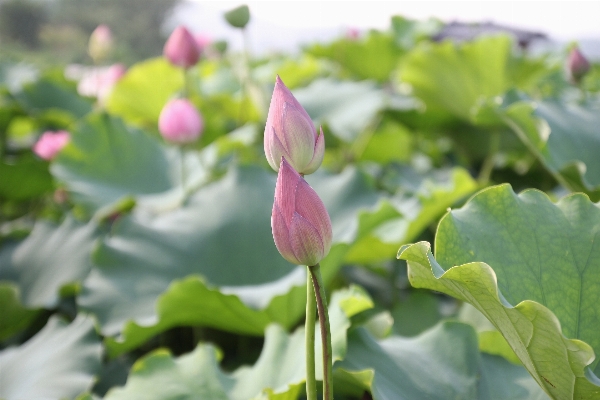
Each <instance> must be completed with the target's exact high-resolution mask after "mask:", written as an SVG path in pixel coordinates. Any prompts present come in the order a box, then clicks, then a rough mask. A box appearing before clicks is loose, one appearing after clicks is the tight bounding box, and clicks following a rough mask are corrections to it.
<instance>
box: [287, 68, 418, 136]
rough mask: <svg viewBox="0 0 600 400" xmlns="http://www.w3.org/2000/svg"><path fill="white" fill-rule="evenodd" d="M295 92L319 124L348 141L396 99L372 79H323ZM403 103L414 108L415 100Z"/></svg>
mask: <svg viewBox="0 0 600 400" xmlns="http://www.w3.org/2000/svg"><path fill="white" fill-rule="evenodd" d="M294 96H296V99H298V101H299V102H300V104H302V106H303V107H304V108H305V109H306V112H308V114H309V115H310V117H311V118H312V119H313V121H315V123H316V124H317V125H319V124H327V125H328V126H329V128H331V131H332V133H333V134H334V135H335V136H337V137H338V138H340V139H341V140H343V141H345V142H352V141H354V140H355V139H356V138H357V136H358V134H359V133H360V132H361V131H363V130H364V129H365V128H366V127H367V126H368V125H369V124H370V123H371V122H372V120H373V118H374V117H375V116H376V115H377V113H379V112H380V111H381V110H383V109H384V108H386V107H388V106H390V105H391V102H392V99H391V98H390V96H389V95H388V94H386V93H385V92H384V91H383V90H382V89H379V88H377V86H376V85H375V84H374V83H373V82H370V81H363V82H350V81H344V82H339V81H334V80H331V79H319V80H315V81H313V82H312V83H311V84H310V85H309V86H307V87H305V88H302V89H296V90H294ZM402 107H406V108H409V109H410V108H413V107H415V104H414V103H413V102H412V100H409V99H406V101H405V102H403V104H402Z"/></svg>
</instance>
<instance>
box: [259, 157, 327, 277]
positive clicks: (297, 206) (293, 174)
mask: <svg viewBox="0 0 600 400" xmlns="http://www.w3.org/2000/svg"><path fill="white" fill-rule="evenodd" d="M271 229H272V231H273V239H275V246H277V250H279V253H281V255H282V256H283V258H285V259H286V260H288V261H289V262H291V263H293V264H298V265H308V266H313V265H316V264H317V263H318V262H319V261H321V260H322V259H323V257H325V256H326V255H327V253H329V250H330V249H331V236H332V233H331V220H330V219H329V214H328V213H327V209H326V208H325V205H324V204H323V202H322V201H321V199H320V198H319V195H317V193H316V192H315V191H314V190H313V188H311V187H310V185H309V184H308V183H306V181H305V180H304V178H303V177H302V176H300V174H299V173H298V172H297V171H296V170H294V168H292V166H291V165H290V164H289V163H288V162H287V161H286V159H285V158H282V159H281V164H280V167H279V173H278V175H277V183H276V185H275V202H274V203H273V211H272V213H271Z"/></svg>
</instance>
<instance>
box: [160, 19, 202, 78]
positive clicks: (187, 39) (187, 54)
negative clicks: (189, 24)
mask: <svg viewBox="0 0 600 400" xmlns="http://www.w3.org/2000/svg"><path fill="white" fill-rule="evenodd" d="M163 54H164V56H165V57H167V58H168V59H169V61H171V63H172V64H173V65H177V66H179V67H183V68H189V67H191V66H193V65H196V63H197V62H198V58H200V49H199V48H198V45H197V44H196V39H194V37H193V36H192V34H191V33H190V31H188V30H187V29H186V27H185V26H181V25H180V26H178V27H177V28H175V30H174V31H173V33H171V36H169V39H168V40H167V42H166V43H165V47H164V48H163Z"/></svg>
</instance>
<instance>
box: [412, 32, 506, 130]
mask: <svg viewBox="0 0 600 400" xmlns="http://www.w3.org/2000/svg"><path fill="white" fill-rule="evenodd" d="M511 49H512V42H511V40H510V38H509V37H507V36H493V37H483V38H480V39H477V40H475V41H472V42H466V43H462V44H455V43H454V42H452V41H443V42H441V43H431V42H429V43H422V44H421V45H420V46H418V47H416V48H415V49H414V50H412V51H411V52H409V53H408V54H407V55H406V56H405V58H404V60H403V61H404V62H403V64H402V68H401V70H400V79H401V80H402V81H404V82H407V83H409V84H410V85H411V86H412V88H413V91H414V95H415V96H416V97H418V98H419V99H421V100H423V102H424V103H425V105H426V106H427V107H428V108H434V109H442V110H445V111H447V112H449V113H451V114H453V115H455V116H457V117H459V118H462V119H465V120H468V121H471V120H472V117H473V115H472V114H473V109H474V106H476V105H477V103H478V101H480V100H481V99H487V98H488V97H491V96H496V95H500V94H502V93H504V91H506V89H508V85H509V79H508V74H507V63H508V61H509V57H510V52H511Z"/></svg>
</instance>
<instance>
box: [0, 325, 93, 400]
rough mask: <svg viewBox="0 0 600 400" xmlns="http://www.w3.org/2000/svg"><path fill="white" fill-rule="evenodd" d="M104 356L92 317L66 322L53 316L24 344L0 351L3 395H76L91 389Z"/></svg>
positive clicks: (10, 399)
mask: <svg viewBox="0 0 600 400" xmlns="http://www.w3.org/2000/svg"><path fill="white" fill-rule="evenodd" d="M101 357H102V347H101V345H100V340H99V338H98V336H97V335H96V332H95V331H94V322H93V320H92V319H91V318H89V317H83V316H78V317H77V318H76V319H75V320H74V321H73V322H71V323H70V324H67V323H65V322H63V321H61V320H60V319H59V318H57V317H51V318H50V320H49V321H48V323H47V324H46V326H45V327H44V328H43V329H42V330H41V331H40V332H39V333H38V334H37V335H35V336H34V337H33V338H31V339H30V340H29V341H27V342H26V343H25V344H23V345H21V346H19V347H11V348H8V349H5V350H3V351H2V352H0V371H2V373H1V374H0V398H3V399H6V400H18V399H64V398H69V399H72V398H75V397H76V396H77V395H79V394H80V393H82V392H84V391H87V390H89V389H91V387H92V385H93V384H94V375H96V374H97V373H98V371H99V370H100V363H101Z"/></svg>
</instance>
